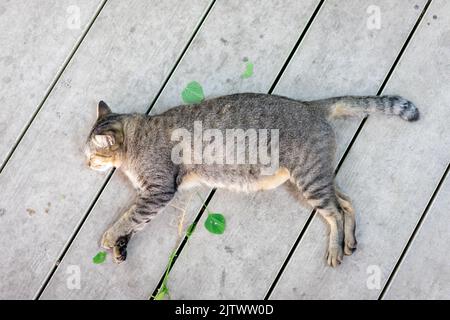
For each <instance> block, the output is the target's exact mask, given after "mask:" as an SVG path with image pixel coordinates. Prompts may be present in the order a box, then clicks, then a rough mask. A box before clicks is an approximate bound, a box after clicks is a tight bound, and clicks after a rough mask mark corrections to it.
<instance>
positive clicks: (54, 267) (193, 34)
mask: <svg viewBox="0 0 450 320" xmlns="http://www.w3.org/2000/svg"><path fill="white" fill-rule="evenodd" d="M106 1H108V0H105V2H104V3H103V5H102V6H101V9H103V7H104V5H105V3H106ZM215 3H216V0H212V1H211V2H210V4H209V6H208V7H207V8H206V11H205V12H204V13H203V15H202V17H201V19H200V20H199V22H198V23H197V25H196V26H195V28H194V30H193V32H192V35H191V36H190V38H189V40H188V42H187V43H186V45H185V46H184V48H183V50H181V53H180V55H179V56H178V58H177V60H176V62H175V64H174V65H173V67H172V69H171V70H170V71H169V73H168V75H167V77H166V79H164V81H163V83H162V85H161V87H160V89H159V90H158V92H157V94H156V96H155V98H154V99H153V100H152V101H151V102H150V104H149V107H148V108H147V111H146V114H148V113H149V112H150V111H151V109H152V108H153V106H154V104H155V103H156V101H157V100H158V99H159V97H160V95H161V93H162V92H163V91H164V88H165V87H166V85H167V83H168V82H169V80H170V78H171V77H172V75H173V73H174V72H175V70H176V69H177V67H178V65H179V63H180V61H181V60H182V59H183V57H184V55H185V53H186V51H187V50H188V48H189V46H190V45H191V43H192V41H193V40H194V38H195V36H196V35H197V34H198V32H199V30H200V29H201V26H202V25H203V22H204V21H205V20H206V18H207V17H208V15H209V13H210V12H211V10H212V8H213V7H214V4H215ZM100 11H101V10H100ZM100 11H99V12H98V13H97V14H96V16H95V18H97V16H98V15H99V14H100ZM94 20H95V19H94ZM93 23H94V21H92V24H93ZM92 24H90V25H89V28H88V31H89V29H90V27H91V26H92ZM83 39H84V36H83ZM80 43H81V42H80ZM78 46H79V45H78ZM78 46H77V48H78ZM74 53H75V52H74ZM72 56H73V54H72V55H71V57H72ZM64 68H65V66H64ZM61 73H62V72H61ZM59 76H60V75H59ZM58 78H59V77H58ZM55 84H56V83H55ZM44 102H45V99H44V101H43V102H42V104H43V103H44ZM33 119H34V118H33ZM1 169H3V168H1ZM1 169H0V173H1ZM115 171H116V169H115V168H113V169H112V170H111V171H110V172H109V173H108V176H107V177H106V180H105V182H104V183H103V185H102V186H101V187H100V189H99V191H98V192H97V194H96V195H95V197H94V199H93V200H92V202H91V204H90V205H89V208H88V210H87V212H86V213H85V215H84V216H83V217H82V219H81V221H80V222H79V223H78V225H77V227H76V228H75V231H74V233H73V234H72V235H71V237H70V239H69V240H68V242H67V244H66V245H65V246H64V248H63V250H62V252H61V254H60V255H59V257H58V259H57V260H56V262H55V264H54V266H53V268H52V269H51V270H50V272H49V273H48V274H47V276H46V277H45V280H44V282H43V284H42V285H41V287H40V288H39V290H38V292H37V293H36V295H35V297H34V300H39V299H40V297H41V296H42V294H43V292H44V290H45V288H46V287H47V285H48V283H49V282H50V280H51V279H52V277H53V275H54V274H55V272H56V270H57V269H58V266H59V264H60V262H61V261H62V260H63V259H64V256H65V255H66V253H67V251H68V250H69V249H70V247H71V245H72V243H73V241H74V240H75V238H76V237H77V235H78V233H79V232H80V230H81V228H82V227H83V225H84V223H85V221H86V220H87V218H88V217H89V215H90V213H91V211H92V209H93V208H94V207H95V205H96V204H97V201H98V199H99V198H100V196H101V195H102V193H103V190H105V188H106V187H107V185H108V184H109V182H110V181H111V178H112V177H113V175H114V173H115ZM208 199H209V197H208ZM208 202H209V201H208ZM205 205H207V203H205ZM200 217H201V214H199V217H198V219H200ZM197 221H198V220H197ZM183 243H185V241H184V240H183V242H182V244H183ZM180 246H181V245H180Z"/></svg>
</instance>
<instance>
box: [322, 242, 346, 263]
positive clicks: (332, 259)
mask: <svg viewBox="0 0 450 320" xmlns="http://www.w3.org/2000/svg"><path fill="white" fill-rule="evenodd" d="M326 258H327V264H328V265H329V266H330V267H333V268H336V267H337V266H338V265H340V264H341V263H342V259H343V258H344V255H343V250H342V247H341V246H330V247H329V248H328V251H327V257H326Z"/></svg>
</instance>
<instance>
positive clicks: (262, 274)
mask: <svg viewBox="0 0 450 320" xmlns="http://www.w3.org/2000/svg"><path fill="white" fill-rule="evenodd" d="M416 3H419V4H420V6H421V7H423V4H424V1H421V2H417V1H408V2H402V5H399V3H398V2H397V3H395V4H394V3H392V2H390V1H375V2H374V1H351V2H347V1H346V2H341V1H327V2H325V4H324V7H323V8H322V9H321V11H320V12H319V14H318V16H317V17H316V20H315V21H314V22H313V24H312V26H311V29H310V30H309V31H308V33H307V35H306V37H305V39H304V40H303V42H302V43H301V45H300V47H299V49H298V52H297V53H296V55H295V56H294V57H293V59H292V61H291V63H290V65H289V67H288V69H287V70H286V72H285V73H284V74H283V77H282V78H281V81H280V83H279V84H278V86H277V87H276V88H275V93H278V94H282V95H287V96H290V97H295V98H300V99H312V98H320V97H326V96H333V95H343V94H375V93H376V92H377V90H378V88H379V86H380V85H381V83H382V82H383V78H384V76H385V75H386V73H387V72H388V70H389V68H390V67H391V65H392V63H393V61H394V60H395V58H396V56H397V54H398V52H399V50H400V48H401V47H402V44H403V43H404V41H405V40H406V38H407V36H408V33H409V31H410V29H411V28H412V26H413V25H414V23H415V21H416V19H417V17H418V16H419V14H420V8H419V9H415V8H414V5H415V4H416ZM369 5H378V6H379V7H380V8H383V9H382V12H383V28H382V29H380V30H368V29H367V28H366V18H367V14H366V9H367V7H368V6H369ZM392 30H395V32H392ZM344 124H345V125H347V126H349V127H350V128H352V129H353V130H355V129H356V126H357V121H356V122H342V123H341V125H344ZM340 132H341V133H342V131H340ZM349 137H350V136H348V135H347V136H346V135H345V134H340V135H339V143H340V145H341V146H342V145H345V144H346V143H347V141H348V140H349ZM342 150H343V148H342V147H341V148H340V152H341V153H342ZM210 207H211V210H213V211H215V212H222V213H223V214H224V215H225V216H226V217H227V221H228V229H227V232H226V233H225V234H224V235H223V236H219V237H216V236H213V235H211V234H209V233H208V232H207V231H205V230H204V229H203V228H198V230H197V231H196V232H195V233H194V235H193V236H192V238H191V239H190V241H189V242H188V244H187V246H186V247H185V249H184V250H183V252H182V254H181V255H180V257H179V259H178V260H177V263H176V264H175V267H174V269H173V270H172V272H171V278H170V282H169V285H170V288H171V293H172V297H173V298H181V299H185V298H190V299H208V298H209V299H214V298H224V299H243V298H244V299H262V298H264V296H265V294H266V292H267V290H268V289H269V287H270V285H271V283H272V281H273V280H274V279H275V277H276V274H277V272H278V270H279V269H280V267H281V265H282V264H283V262H284V260H285V258H286V256H287V254H288V252H289V249H290V248H291V246H292V244H293V243H294V241H295V239H296V237H297V236H298V234H299V233H300V230H301V229H302V226H303V225H304V223H305V220H306V219H307V217H308V213H309V210H308V209H306V208H302V207H300V206H299V204H298V203H297V202H296V201H294V200H293V199H291V197H290V196H289V195H288V193H287V192H286V191H285V190H283V189H277V190H275V191H270V192H262V193H258V194H255V195H251V196H244V195H238V194H234V193H231V192H226V191H222V190H219V191H217V192H216V195H215V196H214V198H213V200H212V202H211V205H210ZM205 218H206V216H204V217H202V220H201V221H200V224H202V223H204V220H205ZM319 240H320V243H321V244H322V243H323V244H324V245H325V244H326V234H325V233H323V234H321V235H320V239H319ZM324 252H325V251H323V252H322V254H324ZM318 260H319V262H320V263H321V264H324V261H323V259H321V258H318ZM301 268H302V267H301V266H299V267H298V270H297V271H299V272H301Z"/></svg>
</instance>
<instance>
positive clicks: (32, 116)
mask: <svg viewBox="0 0 450 320" xmlns="http://www.w3.org/2000/svg"><path fill="white" fill-rule="evenodd" d="M107 2H108V0H103V2H102V3H101V4H100V6H99V7H98V9H97V11H96V12H95V14H94V16H93V17H92V19H91V21H90V22H89V23H88V25H87V27H86V30H85V31H84V32H83V33H82V34H81V36H80V38H79V39H78V40H77V42H76V43H75V46H74V48H73V49H72V51H71V52H70V53H69V55H68V56H67V58H66V59H65V60H64V62H63V64H62V67H61V68H60V69H59V71H58V72H57V73H56V76H55V78H54V79H53V81H52V82H51V83H50V86H49V87H48V89H47V91H46V92H45V95H44V98H43V99H42V101H41V102H40V103H39V105H38V107H37V108H36V110H34V112H33V113H32V115H31V118H30V119H29V120H28V122H27V123H26V124H25V127H24V128H23V129H22V132H21V133H20V134H19V136H18V137H17V139H16V142H15V143H14V145H13V146H12V148H11V150H10V151H9V152H8V154H7V155H6V158H5V160H4V161H3V163H2V164H1V165H0V174H2V172H3V169H4V168H5V167H6V165H7V164H8V162H9V160H10V159H11V157H12V156H13V154H14V152H15V151H16V149H17V147H18V146H19V144H20V142H22V139H23V137H24V136H25V134H26V133H27V132H28V129H29V128H30V127H31V124H32V123H33V121H34V119H36V117H37V115H38V114H39V112H40V111H41V109H42V107H43V105H44V103H45V101H47V98H48V97H49V96H50V93H51V92H52V91H53V88H54V87H55V86H56V84H57V83H58V81H59V79H60V78H61V76H62V74H63V73H64V71H65V70H66V67H67V65H68V64H69V62H70V61H71V60H72V58H73V56H74V55H75V53H76V52H77V50H78V48H79V47H80V45H81V43H82V42H83V40H84V39H85V38H86V35H87V34H88V33H89V30H91V27H92V25H93V24H94V22H95V20H96V19H97V17H98V16H99V14H100V12H101V11H102V10H103V8H104V7H105V5H106V3H107Z"/></svg>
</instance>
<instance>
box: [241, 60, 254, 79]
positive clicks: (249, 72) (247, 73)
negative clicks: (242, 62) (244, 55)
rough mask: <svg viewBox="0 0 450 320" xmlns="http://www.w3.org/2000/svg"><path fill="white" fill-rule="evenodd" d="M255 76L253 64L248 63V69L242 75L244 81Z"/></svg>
mask: <svg viewBox="0 0 450 320" xmlns="http://www.w3.org/2000/svg"><path fill="white" fill-rule="evenodd" d="M252 75H253V63H251V62H247V64H246V68H245V71H244V73H243V74H241V78H242V79H247V78H250V77H251V76H252Z"/></svg>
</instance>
